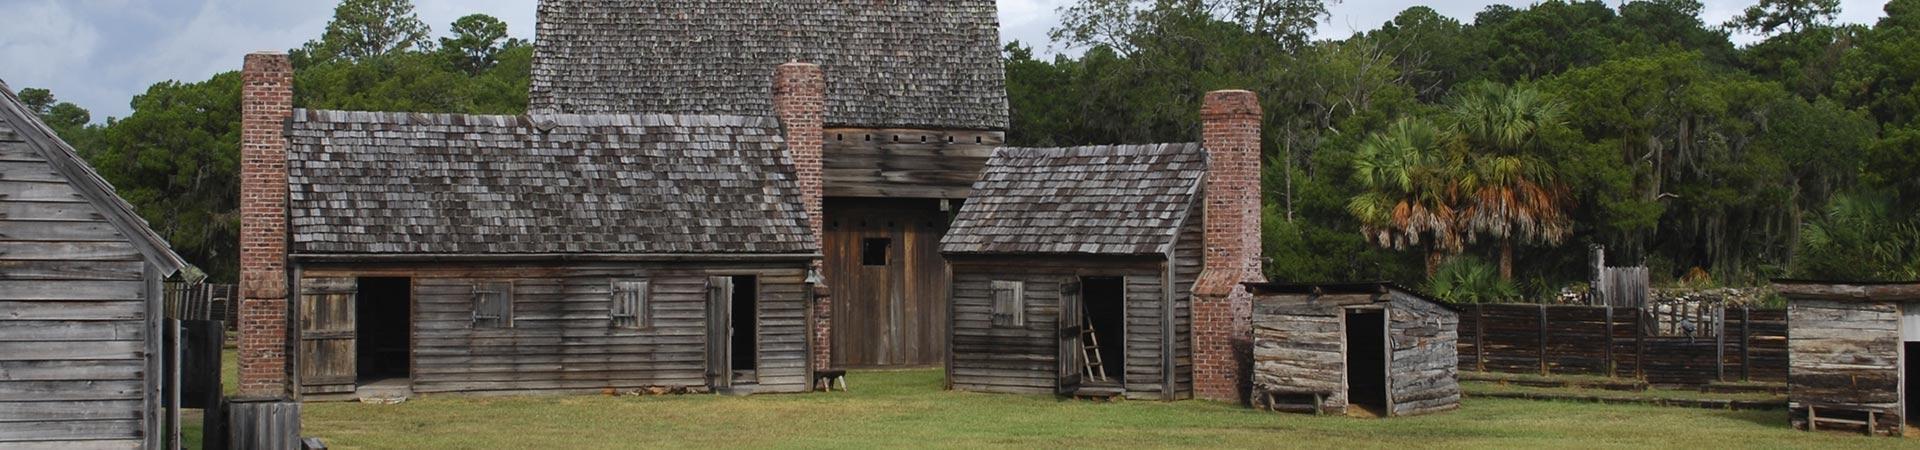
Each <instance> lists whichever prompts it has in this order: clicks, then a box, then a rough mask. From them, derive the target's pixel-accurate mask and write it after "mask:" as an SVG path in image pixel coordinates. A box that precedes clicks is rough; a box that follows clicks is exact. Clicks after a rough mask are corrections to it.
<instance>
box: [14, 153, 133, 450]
mask: <svg viewBox="0 0 1920 450" xmlns="http://www.w3.org/2000/svg"><path fill="white" fill-rule="evenodd" d="M157 276H158V275H157V274H153V273H152V272H151V271H149V270H148V265H147V264H146V263H145V262H143V259H142V257H141V255H140V253H139V252H138V251H137V250H136V249H135V247H134V246H133V244H132V242H131V241H130V240H129V239H128V238H127V237H125V236H122V235H121V234H119V233H118V232H117V231H115V228H114V227H113V225H112V224H110V223H108V222H107V221H106V219H105V216H104V215H103V213H102V211H101V210H99V209H98V208H97V207H95V206H94V205H92V204H90V203H88V202H87V201H86V200H85V199H84V198H82V197H81V194H80V192H79V191H77V190H75V188H74V187H73V186H72V185H71V184H70V183H69V182H68V181H66V180H65V179H64V178H63V177H62V176H60V175H59V174H58V173H57V172H55V170H54V168H53V166H52V165H50V164H49V162H48V161H47V160H46V159H44V158H42V157H41V156H39V154H38V153H36V152H35V151H34V150H32V149H31V148H29V147H28V146H27V145H26V144H24V143H23V142H22V141H21V139H20V137H19V136H18V135H17V134H15V132H14V131H13V129H12V128H11V127H10V126H9V125H8V124H7V123H6V122H4V121H0V447H6V446H10V445H16V444H19V443H23V442H30V443H32V444H26V445H27V446H29V447H32V446H48V447H66V446H74V447H125V448H131V447H137V446H140V445H142V441H143V440H144V439H147V438H148V437H150V436H152V433H153V431H152V430H154V429H155V427H153V426H151V425H152V424H153V423H156V422H155V421H154V420H153V419H154V416H153V408H156V407H157V404H155V403H152V401H151V398H150V397H149V396H148V394H147V393H148V392H150V391H151V389H150V388H151V387H153V386H154V385H153V383H154V378H152V377H149V376H148V375H149V374H152V373H154V372H155V369H154V368H155V367H157V361H158V360H157V359H155V358H157V357H158V354H157V352H155V351H154V350H155V349H156V348H157V346H158V343H157V342H156V341H157V339H150V338H151V337H152V336H153V333H154V331H153V330H154V329H155V327H154V323H155V322H153V321H152V319H154V317H153V311H155V310H157V305H158V301H151V299H152V298H153V297H151V296H153V295H157V291H151V290H152V289H153V288H154V287H157V285H155V283H157V282H158V280H157V279H154V278H155V277H157Z"/></svg>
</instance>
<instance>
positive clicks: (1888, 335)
mask: <svg viewBox="0 0 1920 450" xmlns="http://www.w3.org/2000/svg"><path fill="white" fill-rule="evenodd" d="M1787 315H1788V320H1787V322H1788V324H1789V326H1790V327H1792V330H1791V332H1790V333H1789V336H1788V338H1787V351H1788V353H1790V354H1791V356H1790V360H1791V361H1790V362H1789V365H1788V374H1787V385H1788V394H1787V395H1788V400H1789V401H1790V403H1791V404H1790V405H1789V407H1790V408H1792V409H1793V410H1794V414H1793V417H1796V421H1798V418H1804V417H1805V414H1806V413H1805V408H1806V407H1807V406H1818V407H1823V408H1824V407H1843V408H1849V409H1870V410H1877V411H1880V412H1881V413H1882V414H1884V415H1882V416H1881V421H1880V423H1881V424H1882V425H1885V426H1886V427H1890V428H1889V430H1890V429H1897V424H1898V423H1899V422H1900V420H1901V416H1902V411H1901V410H1900V391H1901V389H1900V383H1901V372H1900V353H1901V340H1900V307H1899V304H1898V303H1893V302H1872V301H1853V300H1849V301H1832V300H1793V301H1790V302H1788V304H1787ZM1889 430H1883V431H1889Z"/></svg>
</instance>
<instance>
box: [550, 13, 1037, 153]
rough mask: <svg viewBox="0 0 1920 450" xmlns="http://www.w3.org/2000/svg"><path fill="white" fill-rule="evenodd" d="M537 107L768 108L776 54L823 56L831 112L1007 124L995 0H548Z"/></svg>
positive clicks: (949, 125)
mask: <svg viewBox="0 0 1920 450" xmlns="http://www.w3.org/2000/svg"><path fill="white" fill-rule="evenodd" d="M539 15H540V23H539V30H538V39H537V40H536V44H535V45H536V47H537V48H536V50H535V57H534V66H533V88H532V92H531V103H532V110H533V111H538V112H549V113H569V114H627V113H664V114H732V115H749V116H763V115H771V114H772V106H771V98H772V94H771V87H772V76H773V70H774V67H775V66H777V65H779V64H783V63H788V62H796V61H798V62H809V63H814V64H819V65H820V66H821V68H822V69H823V70H825V72H826V75H827V104H826V113H827V116H826V123H827V125H828V126H848V127H875V128H880V127H901V128H935V129H972V130H1004V129H1006V128H1007V121H1008V118H1007V114H1008V112H1007V93H1006V74H1005V70H1004V69H1003V68H1002V63H1001V58H1000V49H1001V47H1000V35H999V32H1000V30H999V17H998V6H997V5H996V3H995V2H994V1H993V0H882V1H873V0H545V1H542V2H540V9H539Z"/></svg>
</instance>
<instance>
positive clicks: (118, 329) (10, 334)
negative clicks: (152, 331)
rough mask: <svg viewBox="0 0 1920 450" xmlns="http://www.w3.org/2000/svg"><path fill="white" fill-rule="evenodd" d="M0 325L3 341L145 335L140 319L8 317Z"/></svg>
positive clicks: (116, 338)
mask: <svg viewBox="0 0 1920 450" xmlns="http://www.w3.org/2000/svg"><path fill="white" fill-rule="evenodd" d="M0 323H3V324H4V325H0V342H50V341H137V340H140V339H141V338H142V336H145V335H146V332H145V329H144V328H145V327H144V325H143V324H141V323H140V322H137V321H131V320H128V321H113V322H102V321H75V320H58V321H42V320H8V321H4V322H0Z"/></svg>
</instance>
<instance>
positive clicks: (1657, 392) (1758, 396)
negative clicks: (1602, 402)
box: [1460, 381, 1787, 414]
mask: <svg viewBox="0 0 1920 450" xmlns="http://www.w3.org/2000/svg"><path fill="white" fill-rule="evenodd" d="M1460 389H1461V390H1464V391H1467V395H1473V394H1492V393H1502V394H1549V395H1573V396H1581V397H1588V396H1592V397H1605V398H1619V399H1659V398H1664V399H1677V400H1745V401H1767V400H1785V399H1786V398H1787V396H1785V395H1774V394H1769V393H1765V392H1738V393H1716V392H1700V391H1699V390H1697V389H1667V388H1649V389H1647V390H1644V391H1615V390H1608V389H1595V388H1588V387H1555V388H1546V387H1533V386H1521V385H1516V384H1500V383H1496V382H1491V381H1461V382H1460ZM1782 414H1785V413H1782Z"/></svg>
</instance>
